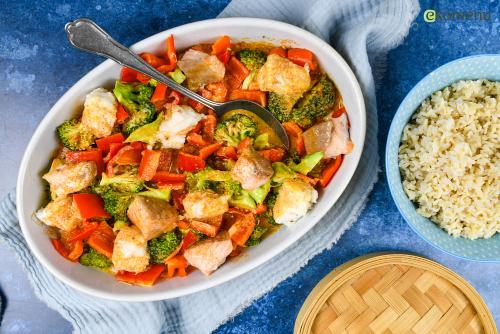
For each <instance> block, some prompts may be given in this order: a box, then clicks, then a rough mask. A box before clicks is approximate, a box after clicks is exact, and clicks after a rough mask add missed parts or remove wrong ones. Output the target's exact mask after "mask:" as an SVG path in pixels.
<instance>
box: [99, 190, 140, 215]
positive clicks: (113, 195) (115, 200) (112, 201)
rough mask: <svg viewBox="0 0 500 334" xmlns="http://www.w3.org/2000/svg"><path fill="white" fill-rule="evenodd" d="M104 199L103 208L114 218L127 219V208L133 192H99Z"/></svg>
mask: <svg viewBox="0 0 500 334" xmlns="http://www.w3.org/2000/svg"><path fill="white" fill-rule="evenodd" d="M101 197H102V199H103V200H104V209H106V211H107V212H108V213H109V214H110V215H111V216H113V218H114V219H115V220H121V221H127V220H128V218H127V209H128V207H129V205H130V202H132V199H133V194H130V193H120V192H116V191H107V192H105V193H103V194H101Z"/></svg>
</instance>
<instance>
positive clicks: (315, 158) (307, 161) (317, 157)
mask: <svg viewBox="0 0 500 334" xmlns="http://www.w3.org/2000/svg"><path fill="white" fill-rule="evenodd" d="M323 156H324V154H323V152H315V153H311V154H308V155H306V156H305V157H303V158H302V160H300V162H299V163H298V164H297V165H292V166H291V168H292V169H293V170H294V171H296V172H299V173H301V174H304V175H307V174H308V173H309V172H310V171H312V170H313V169H314V167H315V166H316V165H317V164H318V163H319V162H320V161H321V159H323Z"/></svg>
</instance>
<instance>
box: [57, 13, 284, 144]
mask: <svg viewBox="0 0 500 334" xmlns="http://www.w3.org/2000/svg"><path fill="white" fill-rule="evenodd" d="M64 29H65V30H66V33H67V35H68V39H69V41H70V42H71V44H72V45H73V46H75V47H77V48H79V49H81V50H84V51H88V52H91V53H96V54H98V55H100V56H104V57H106V58H109V59H112V60H114V61H116V62H117V63H119V64H121V65H123V66H126V67H129V68H131V69H133V70H136V71H138V72H141V73H143V74H145V75H147V76H149V77H151V78H153V79H155V80H157V81H159V82H161V83H163V84H165V85H167V86H168V87H170V88H171V89H173V90H175V91H177V92H179V93H181V94H182V95H184V96H187V97H189V98H190V99H193V100H195V101H196V102H199V103H201V104H203V105H204V106H206V107H208V108H211V109H213V110H215V112H216V113H217V115H218V116H222V115H223V114H225V113H226V112H228V111H231V110H236V109H244V110H247V111H250V112H252V113H254V114H255V115H257V116H258V117H260V118H261V119H262V120H263V121H264V122H266V123H267V124H268V125H269V126H270V127H271V128H272V129H273V131H274V132H275V133H276V135H277V136H278V138H279V139H280V140H281V142H282V143H283V145H284V146H285V148H286V149H287V150H288V149H289V147H290V143H289V141H288V136H287V134H286V132H285V129H284V128H283V126H282V125H281V123H280V122H279V121H278V120H277V119H276V118H275V117H274V116H273V114H271V113H270V112H269V111H268V110H266V109H264V108H262V107H261V106H260V105H259V104H257V103H255V102H252V101H247V100H233V101H229V102H224V103H219V102H214V101H211V100H209V99H206V98H204V97H202V96H200V95H198V94H196V93H195V92H193V91H191V90H189V89H187V88H186V87H184V86H181V85H179V84H178V83H177V82H175V81H174V80H172V79H171V78H169V77H168V76H166V75H163V74H162V73H160V72H158V71H157V70H156V69H155V68H154V67H152V66H151V65H149V64H148V63H147V62H145V61H144V60H143V59H142V58H141V57H139V56H138V55H136V54H135V53H133V52H132V51H131V50H130V49H128V48H126V47H125V46H123V45H121V44H120V43H118V42H117V41H115V40H114V39H113V38H112V37H111V36H110V35H109V34H108V33H106V32H105V31H104V30H103V29H102V28H101V27H99V26H98V25H97V24H96V23H95V22H93V21H91V20H89V19H85V18H81V19H77V20H75V21H73V22H69V23H67V24H66V27H65V28H64Z"/></svg>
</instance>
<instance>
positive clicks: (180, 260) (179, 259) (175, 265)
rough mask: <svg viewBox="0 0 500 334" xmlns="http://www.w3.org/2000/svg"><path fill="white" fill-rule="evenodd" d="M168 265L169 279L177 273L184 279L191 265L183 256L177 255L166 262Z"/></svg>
mask: <svg viewBox="0 0 500 334" xmlns="http://www.w3.org/2000/svg"><path fill="white" fill-rule="evenodd" d="M165 264H166V265H167V277H168V278H172V277H174V275H175V272H176V271H177V276H181V277H184V276H186V275H187V272H186V268H187V267H188V265H189V263H188V262H187V260H186V259H185V258H184V256H182V255H176V256H174V257H172V258H170V259H168V260H166V261H165Z"/></svg>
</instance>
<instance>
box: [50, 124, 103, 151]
mask: <svg viewBox="0 0 500 334" xmlns="http://www.w3.org/2000/svg"><path fill="white" fill-rule="evenodd" d="M57 135H58V136H59V139H60V140H61V142H62V143H63V145H64V146H65V147H67V148H69V149H70V150H72V151H83V150H86V149H88V148H89V147H90V145H92V143H93V142H94V136H93V135H92V134H91V133H90V132H89V131H88V130H86V129H85V128H84V127H83V126H82V124H81V123H80V122H79V121H78V120H77V119H70V120H67V121H65V122H64V123H62V124H61V125H59V126H58V127H57Z"/></svg>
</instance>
